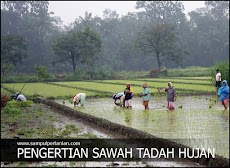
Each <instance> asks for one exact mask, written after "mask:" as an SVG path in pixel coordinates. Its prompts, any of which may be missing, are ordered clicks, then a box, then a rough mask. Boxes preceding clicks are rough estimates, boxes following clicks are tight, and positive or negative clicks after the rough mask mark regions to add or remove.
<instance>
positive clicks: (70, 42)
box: [53, 28, 101, 72]
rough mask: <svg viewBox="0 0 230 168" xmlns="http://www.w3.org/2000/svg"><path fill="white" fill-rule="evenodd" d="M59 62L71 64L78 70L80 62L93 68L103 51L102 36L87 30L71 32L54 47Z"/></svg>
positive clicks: (57, 41) (58, 40)
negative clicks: (98, 55) (97, 57)
mask: <svg viewBox="0 0 230 168" xmlns="http://www.w3.org/2000/svg"><path fill="white" fill-rule="evenodd" d="M53 50H54V53H55V54H56V55H57V61H58V62H67V61H68V62H69V63H71V65H72V67H73V71H74V72H75V70H76V65H77V63H78V62H81V63H85V64H86V65H88V66H92V65H93V63H94V61H95V59H96V55H97V53H98V52H100V50H101V39H100V36H99V35H98V34H97V33H95V32H93V31H91V30H90V29H89V28H86V29H85V30H84V31H70V32H68V33H67V34H65V35H63V36H62V37H60V38H59V39H57V40H56V42H55V43H54V45H53Z"/></svg>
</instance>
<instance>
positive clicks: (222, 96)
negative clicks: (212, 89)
mask: <svg viewBox="0 0 230 168" xmlns="http://www.w3.org/2000/svg"><path fill="white" fill-rule="evenodd" d="M218 96H219V100H220V101H221V102H222V105H223V106H224V108H225V109H227V108H228V102H229V87H228V82H227V81H226V80H223V82H222V86H221V87H220V88H219V90H218Z"/></svg>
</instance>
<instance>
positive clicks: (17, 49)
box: [1, 35, 28, 74]
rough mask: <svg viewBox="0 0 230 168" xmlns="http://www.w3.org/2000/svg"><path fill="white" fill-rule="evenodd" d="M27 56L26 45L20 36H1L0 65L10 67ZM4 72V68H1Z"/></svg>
mask: <svg viewBox="0 0 230 168" xmlns="http://www.w3.org/2000/svg"><path fill="white" fill-rule="evenodd" d="M27 57H28V54H27V45H26V43H25V41H24V40H23V39H22V37H20V36H13V35H6V36H1V65H2V66H3V67H7V66H6V65H8V66H10V67H12V65H13V66H16V65H17V64H18V63H22V62H23V60H24V59H25V58H27ZM2 72H3V74H4V70H3V69H2Z"/></svg>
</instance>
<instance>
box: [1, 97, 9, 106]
mask: <svg viewBox="0 0 230 168" xmlns="http://www.w3.org/2000/svg"><path fill="white" fill-rule="evenodd" d="M8 101H9V97H8V96H7V95H4V94H2V93H1V109H2V108H3V107H5V106H6V103H7V102H8Z"/></svg>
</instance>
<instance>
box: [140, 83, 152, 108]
mask: <svg viewBox="0 0 230 168" xmlns="http://www.w3.org/2000/svg"><path fill="white" fill-rule="evenodd" d="M141 86H142V87H143V92H142V94H140V97H143V105H144V106H145V110H147V109H149V99H150V92H149V88H148V85H147V83H143V84H142V85H141Z"/></svg>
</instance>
